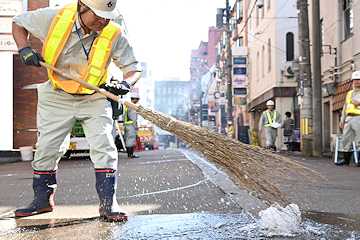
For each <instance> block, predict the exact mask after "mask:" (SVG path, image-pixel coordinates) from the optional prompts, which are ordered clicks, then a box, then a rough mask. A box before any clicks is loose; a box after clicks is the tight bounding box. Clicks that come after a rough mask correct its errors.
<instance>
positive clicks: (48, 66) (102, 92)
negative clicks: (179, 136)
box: [40, 61, 138, 111]
mask: <svg viewBox="0 0 360 240" xmlns="http://www.w3.org/2000/svg"><path fill="white" fill-rule="evenodd" d="M40 65H42V66H43V67H47V68H49V69H51V70H53V71H54V72H56V73H58V74H59V75H61V76H63V77H66V78H68V79H71V80H74V81H75V82H78V83H80V84H81V85H83V86H84V87H86V88H88V89H91V90H94V91H96V92H98V93H101V94H103V95H105V96H106V97H108V98H110V99H112V100H114V101H116V102H119V103H122V104H124V105H126V106H128V107H129V108H132V109H134V110H135V111H136V110H137V108H138V107H137V106H136V105H135V104H133V103H131V102H128V101H125V100H124V99H122V98H119V97H118V96H116V95H115V94H112V93H111V92H108V91H106V90H105V89H102V88H98V87H95V86H94V85H91V84H90V83H87V82H85V81H83V80H81V79H80V78H77V77H75V76H72V75H69V74H67V73H64V72H63V71H61V70H59V69H57V68H56V67H53V66H51V65H49V64H47V63H45V62H41V61H40Z"/></svg>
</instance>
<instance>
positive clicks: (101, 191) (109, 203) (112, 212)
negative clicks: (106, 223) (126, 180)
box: [95, 169, 128, 221]
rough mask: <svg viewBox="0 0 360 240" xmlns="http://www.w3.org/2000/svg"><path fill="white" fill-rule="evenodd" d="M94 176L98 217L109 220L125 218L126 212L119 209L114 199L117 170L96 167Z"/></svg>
mask: <svg viewBox="0 0 360 240" xmlns="http://www.w3.org/2000/svg"><path fill="white" fill-rule="evenodd" d="M95 176H96V190H97V193H98V195H99V199H100V206H99V213H100V217H103V218H105V219H107V220H111V221H123V220H127V218H128V216H127V214H126V213H125V212H124V211H123V210H121V208H120V207H119V205H118V203H117V200H116V186H117V170H111V169H103V170H101V169H96V170H95Z"/></svg>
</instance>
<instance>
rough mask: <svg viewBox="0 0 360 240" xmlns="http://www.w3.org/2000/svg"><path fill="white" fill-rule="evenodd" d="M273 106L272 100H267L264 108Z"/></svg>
mask: <svg viewBox="0 0 360 240" xmlns="http://www.w3.org/2000/svg"><path fill="white" fill-rule="evenodd" d="M274 105H275V103H274V101H273V100H269V101H267V102H266V106H274Z"/></svg>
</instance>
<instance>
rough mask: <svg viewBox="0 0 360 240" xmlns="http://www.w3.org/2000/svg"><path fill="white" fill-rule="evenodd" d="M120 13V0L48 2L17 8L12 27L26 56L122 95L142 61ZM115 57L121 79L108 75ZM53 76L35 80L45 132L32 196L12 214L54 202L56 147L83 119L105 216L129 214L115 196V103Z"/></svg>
mask: <svg viewBox="0 0 360 240" xmlns="http://www.w3.org/2000/svg"><path fill="white" fill-rule="evenodd" d="M119 16H120V12H119V10H118V8H117V7H116V0H81V1H78V2H77V3H72V4H68V5H66V6H65V7H63V8H43V9H38V10H35V11H28V12H24V13H22V14H20V15H17V16H15V17H14V18H13V24H12V26H13V29H12V33H13V37H14V40H15V42H16V45H17V47H18V49H19V54H20V57H21V60H22V62H23V63H24V64H26V65H31V66H37V67H40V66H41V65H40V61H45V62H46V63H48V64H50V65H52V66H55V67H56V68H58V69H60V70H61V71H63V72H65V73H66V74H68V75H73V76H76V77H78V78H80V79H82V80H84V81H86V82H88V83H90V84H92V85H94V86H96V87H103V88H105V89H107V90H108V91H110V92H112V93H114V94H115V95H123V94H126V93H128V92H129V91H130V86H131V85H133V84H135V83H136V82H137V81H138V80H139V79H140V76H141V73H140V72H141V71H142V68H141V65H140V64H139V62H138V61H137V60H136V58H135V56H134V53H133V49H132V47H131V45H130V43H129V41H128V39H127V37H126V35H125V34H124V32H123V31H122V30H121V28H120V26H119V25H117V24H116V23H114V22H112V21H110V19H115V18H118V17H119ZM29 34H32V35H34V36H35V37H36V38H38V39H40V40H41V41H42V42H43V46H42V54H41V55H40V53H38V52H36V51H35V50H34V49H32V48H31V46H30V45H29V42H28V35H29ZM103 53H105V54H103ZM111 60H113V62H114V63H115V65H116V66H117V67H119V68H120V69H121V70H122V71H123V73H124V80H123V81H122V82H120V83H119V84H116V85H115V84H111V83H107V70H108V66H109V64H110V62H111ZM48 76H49V80H48V81H46V82H44V83H43V84H41V85H40V86H39V88H38V109H39V117H38V130H39V132H40V137H39V139H38V142H37V144H36V148H37V151H36V153H35V158H34V161H33V162H32V167H33V169H34V175H33V190H34V199H33V201H32V202H31V203H30V205H29V206H27V207H24V208H20V209H17V210H16V211H15V216H16V217H25V216H31V215H35V214H39V213H43V212H49V211H52V210H53V207H54V194H55V190H56V187H57V170H58V162H59V161H60V157H61V156H60V155H59V154H58V150H59V147H60V145H61V143H62V142H63V140H64V138H65V136H66V135H67V134H68V133H69V132H70V131H71V129H72V127H73V125H74V123H75V121H76V120H79V121H80V123H81V125H82V126H83V128H84V131H85V135H86V139H87V141H88V142H89V145H90V158H91V161H92V162H93V163H94V168H95V177H96V190H97V192H98V195H99V199H100V206H99V213H100V216H101V217H104V218H106V219H108V220H123V219H126V218H127V214H126V213H125V212H124V211H123V210H121V209H120V207H119V206H118V203H117V201H116V186H117V175H118V174H117V163H118V153H117V150H116V147H115V143H114V139H113V137H112V134H111V131H112V128H113V119H112V109H111V106H110V103H109V102H108V100H107V98H106V97H105V96H104V95H103V94H100V93H96V92H94V91H93V90H90V89H87V88H85V87H82V86H81V85H80V84H79V83H77V82H75V81H72V80H68V79H66V78H64V77H63V76H61V75H59V74H57V73H55V72H53V71H51V70H48ZM74 174H75V173H74Z"/></svg>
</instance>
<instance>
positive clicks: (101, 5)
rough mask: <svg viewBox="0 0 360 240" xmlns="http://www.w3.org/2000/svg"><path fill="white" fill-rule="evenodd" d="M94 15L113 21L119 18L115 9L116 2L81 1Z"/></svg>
mask: <svg viewBox="0 0 360 240" xmlns="http://www.w3.org/2000/svg"><path fill="white" fill-rule="evenodd" d="M81 2H82V3H84V4H85V5H86V6H88V7H89V8H90V9H91V10H93V11H94V13H95V14H96V15H97V16H99V17H102V18H106V19H115V18H118V17H120V16H121V14H120V12H119V9H118V8H117V7H116V0H81Z"/></svg>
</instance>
